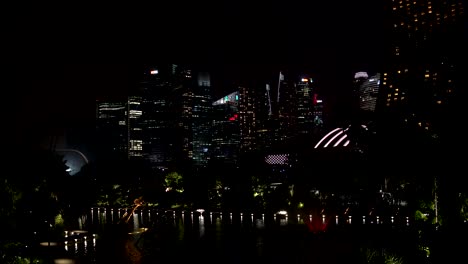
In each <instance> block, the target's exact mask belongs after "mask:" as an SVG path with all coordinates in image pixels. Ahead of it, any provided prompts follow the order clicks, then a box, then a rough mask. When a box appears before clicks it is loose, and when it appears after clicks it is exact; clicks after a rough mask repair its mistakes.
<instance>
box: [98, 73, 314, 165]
mask: <svg viewBox="0 0 468 264" xmlns="http://www.w3.org/2000/svg"><path fill="white" fill-rule="evenodd" d="M312 83H313V81H312V79H310V78H301V79H300V80H292V79H291V80H288V79H286V77H285V76H284V75H283V74H282V73H279V78H278V83H277V85H274V84H265V86H263V87H260V88H259V87H253V86H252V87H246V86H239V87H238V89H237V90H236V91H233V92H232V93H230V94H227V95H225V96H223V97H222V98H213V96H212V94H213V87H212V85H211V80H210V74H209V73H207V72H193V71H192V70H191V69H187V68H184V67H183V66H178V65H166V66H160V67H154V68H149V69H147V71H146V72H145V73H144V74H143V80H142V81H141V82H140V87H139V89H138V90H137V92H135V93H134V94H131V95H130V96H128V98H127V99H126V100H125V101H120V102H116V101H106V100H104V101H98V102H97V116H96V117H97V132H98V135H99V139H100V142H99V145H100V146H101V148H100V157H102V158H104V159H106V158H107V159H143V160H146V161H149V162H150V163H151V164H152V165H153V167H154V168H159V169H165V168H171V167H174V166H180V165H189V166H195V167H206V166H207V165H208V164H209V162H218V163H224V164H232V165H236V164H237V163H238V161H239V156H240V155H242V154H245V153H249V152H256V151H264V152H267V151H270V150H271V151H274V150H275V149H278V148H282V149H284V147H285V146H286V145H287V144H289V143H293V142H294V141H296V140H301V139H302V138H308V137H309V138H310V136H311V134H312V133H314V131H316V130H317V129H320V128H321V127H322V126H323V100H321V99H319V97H318V95H317V93H316V92H315V91H314V89H313V86H312Z"/></svg>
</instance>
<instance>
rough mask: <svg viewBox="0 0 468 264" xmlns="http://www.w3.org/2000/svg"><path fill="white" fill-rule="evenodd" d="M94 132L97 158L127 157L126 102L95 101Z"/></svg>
mask: <svg viewBox="0 0 468 264" xmlns="http://www.w3.org/2000/svg"><path fill="white" fill-rule="evenodd" d="M96 108H97V109H96V132H97V136H98V138H97V140H98V142H99V145H98V158H99V159H110V160H113V159H116V160H124V159H127V158H128V153H127V150H128V128H127V103H126V102H110V101H97V102H96Z"/></svg>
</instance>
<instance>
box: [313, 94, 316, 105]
mask: <svg viewBox="0 0 468 264" xmlns="http://www.w3.org/2000/svg"><path fill="white" fill-rule="evenodd" d="M316 104H317V94H314V105H316Z"/></svg>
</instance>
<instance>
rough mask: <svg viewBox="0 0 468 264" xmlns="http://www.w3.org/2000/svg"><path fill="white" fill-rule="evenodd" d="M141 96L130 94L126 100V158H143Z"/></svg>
mask: <svg viewBox="0 0 468 264" xmlns="http://www.w3.org/2000/svg"><path fill="white" fill-rule="evenodd" d="M141 103H142V97H141V96H136V95H132V96H129V97H128V102H127V111H128V114H127V115H128V116H127V117H128V118H127V129H128V130H127V131H128V158H129V159H141V158H143V145H144V132H143V127H144V125H143V118H142V116H143V110H142V104H141Z"/></svg>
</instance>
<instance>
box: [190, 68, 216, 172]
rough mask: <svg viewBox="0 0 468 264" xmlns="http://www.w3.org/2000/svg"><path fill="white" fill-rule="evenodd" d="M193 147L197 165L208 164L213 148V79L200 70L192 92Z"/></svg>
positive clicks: (194, 160) (194, 159)
mask: <svg viewBox="0 0 468 264" xmlns="http://www.w3.org/2000/svg"><path fill="white" fill-rule="evenodd" d="M192 96H193V97H192V133H193V135H192V144H193V145H192V148H193V162H194V165H195V166H206V165H207V164H208V161H209V160H210V148H211V115H212V105H211V104H212V101H211V79H210V75H209V73H207V72H199V73H198V76H197V83H196V85H195V86H194V89H193V94H192Z"/></svg>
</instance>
